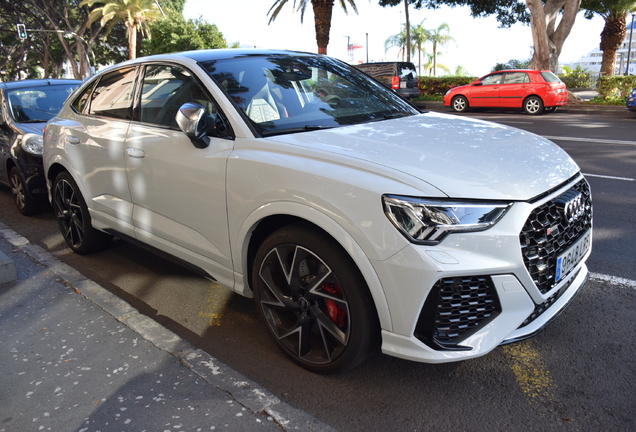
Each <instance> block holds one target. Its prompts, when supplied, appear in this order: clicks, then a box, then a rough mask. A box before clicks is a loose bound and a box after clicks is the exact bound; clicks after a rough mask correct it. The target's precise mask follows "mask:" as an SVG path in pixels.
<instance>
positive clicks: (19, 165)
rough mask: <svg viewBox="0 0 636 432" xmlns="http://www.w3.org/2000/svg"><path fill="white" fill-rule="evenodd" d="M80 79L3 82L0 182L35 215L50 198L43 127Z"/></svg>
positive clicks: (27, 212) (22, 209)
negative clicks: (43, 145)
mask: <svg viewBox="0 0 636 432" xmlns="http://www.w3.org/2000/svg"><path fill="white" fill-rule="evenodd" d="M80 84H81V81H80V80H67V79H42V80H24V81H12V82H4V83H0V151H1V152H2V164H0V184H4V185H6V186H9V187H10V188H11V192H12V193H13V196H14V199H15V204H16V206H17V207H18V210H20V212H21V213H22V214H24V215H32V214H35V213H37V212H39V211H40V210H41V209H42V206H43V204H45V203H46V202H47V201H48V196H47V190H46V182H45V181H44V174H43V172H42V129H44V126H45V125H46V122H47V121H49V120H50V119H52V118H53V117H55V115H56V114H57V113H58V111H59V110H60V108H61V107H62V104H63V103H64V101H65V100H66V98H67V97H68V95H69V94H71V92H72V91H73V90H74V89H75V88H76V87H77V86H78V85H80Z"/></svg>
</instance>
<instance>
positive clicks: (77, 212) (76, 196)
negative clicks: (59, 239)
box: [52, 172, 113, 255]
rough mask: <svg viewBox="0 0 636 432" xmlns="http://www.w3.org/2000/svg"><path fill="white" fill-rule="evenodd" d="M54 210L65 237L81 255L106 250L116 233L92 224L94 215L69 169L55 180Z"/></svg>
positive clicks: (69, 244)
mask: <svg viewBox="0 0 636 432" xmlns="http://www.w3.org/2000/svg"><path fill="white" fill-rule="evenodd" d="M52 192H53V202H52V204H53V209H54V211H55V216H56V218H57V223H58V225H59V227H60V231H62V235H63V236H64V240H66V243H67V244H68V246H69V247H70V248H71V249H72V250H73V252H75V253H78V254H80V255H84V254H89V253H92V252H97V251H100V250H102V249H106V248H107V247H108V246H109V245H110V242H111V241H112V238H113V237H112V236H111V235H110V234H106V233H105V232H103V231H99V230H97V229H95V228H93V226H92V225H91V216H90V213H89V212H88V207H87V205H86V201H84V197H82V194H81V193H80V191H79V188H78V187H77V183H75V180H73V178H72V177H71V175H70V174H68V173H67V172H61V173H60V174H58V176H57V177H56V178H55V181H54V182H53V191H52Z"/></svg>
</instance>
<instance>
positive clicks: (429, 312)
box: [415, 276, 501, 349]
mask: <svg viewBox="0 0 636 432" xmlns="http://www.w3.org/2000/svg"><path fill="white" fill-rule="evenodd" d="M499 312H501V305H500V303H499V297H498V296H497V292H496V290H495V287H494V285H493V283H492V279H491V278H490V277H487V276H467V277H454V278H444V279H440V280H438V281H437V282H436V283H435V285H434V286H433V288H432V289H431V292H430V294H429V295H428V297H427V299H426V302H425V303H424V307H423V308H422V312H421V313H420V317H419V319H418V322H417V326H416V330H415V337H417V338H418V339H420V340H421V341H422V342H424V343H426V344H427V345H428V346H430V347H431V348H434V349H465V347H461V346H459V345H458V343H459V342H461V341H462V340H464V339H466V338H467V337H468V336H470V335H471V334H473V333H475V332H476V331H477V330H479V329H480V328H482V327H483V326H484V325H486V324H487V323H489V322H490V321H492V320H493V319H494V318H495V317H496V316H497V315H498V314H499Z"/></svg>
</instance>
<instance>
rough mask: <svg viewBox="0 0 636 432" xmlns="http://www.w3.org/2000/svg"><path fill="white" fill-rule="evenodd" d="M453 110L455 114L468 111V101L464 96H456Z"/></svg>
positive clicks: (452, 103) (453, 101)
mask: <svg viewBox="0 0 636 432" xmlns="http://www.w3.org/2000/svg"><path fill="white" fill-rule="evenodd" d="M451 108H452V109H453V111H455V112H466V111H468V99H466V98H465V97H464V96H455V97H454V98H453V100H452V101H451Z"/></svg>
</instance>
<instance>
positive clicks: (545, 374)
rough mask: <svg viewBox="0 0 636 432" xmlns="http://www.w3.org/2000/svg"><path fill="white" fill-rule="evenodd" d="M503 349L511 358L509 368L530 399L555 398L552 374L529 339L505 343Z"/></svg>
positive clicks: (550, 399) (534, 400)
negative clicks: (509, 343)
mask: <svg viewBox="0 0 636 432" xmlns="http://www.w3.org/2000/svg"><path fill="white" fill-rule="evenodd" d="M503 350H504V352H505V353H506V354H507V355H508V356H509V357H510V358H511V359H512V365H511V369H512V372H513V373H514V375H515V379H516V380H517V384H519V387H521V390H522V391H523V393H524V394H525V395H526V396H527V397H528V398H529V399H530V401H532V402H539V400H542V401H545V400H548V401H554V400H555V390H556V384H555V383H554V380H553V379H552V374H551V373H550V371H549V370H547V369H546V367H545V365H544V364H543V361H542V360H541V358H540V356H539V353H538V352H537V351H536V350H535V349H534V348H533V347H532V343H531V342H530V341H523V342H518V343H515V344H511V345H505V346H504V347H503Z"/></svg>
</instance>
